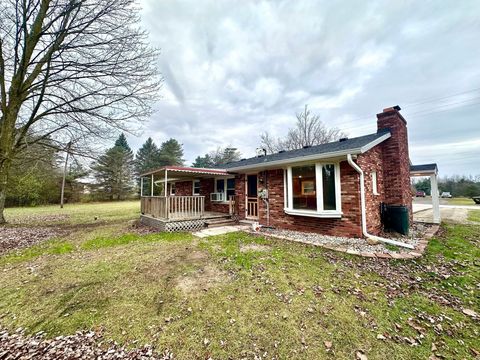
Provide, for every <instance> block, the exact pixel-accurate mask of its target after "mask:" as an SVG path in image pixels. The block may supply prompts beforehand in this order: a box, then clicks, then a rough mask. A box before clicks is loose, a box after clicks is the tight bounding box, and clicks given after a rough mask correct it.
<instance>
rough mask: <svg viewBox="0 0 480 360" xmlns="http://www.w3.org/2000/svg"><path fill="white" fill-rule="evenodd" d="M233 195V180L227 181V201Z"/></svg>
mask: <svg viewBox="0 0 480 360" xmlns="http://www.w3.org/2000/svg"><path fill="white" fill-rule="evenodd" d="M234 195H235V179H233V178H232V179H227V199H226V200H230V196H234Z"/></svg>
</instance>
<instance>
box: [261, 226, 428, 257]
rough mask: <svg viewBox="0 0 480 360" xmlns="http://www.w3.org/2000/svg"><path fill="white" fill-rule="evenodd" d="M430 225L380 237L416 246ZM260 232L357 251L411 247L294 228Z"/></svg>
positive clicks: (384, 251)
mask: <svg viewBox="0 0 480 360" xmlns="http://www.w3.org/2000/svg"><path fill="white" fill-rule="evenodd" d="M429 227H430V225H428V224H421V223H414V224H413V225H412V227H411V235H410V236H403V235H399V234H391V233H384V234H382V237H386V238H390V239H392V240H397V241H401V242H404V243H407V244H411V245H413V246H414V247H416V246H417V244H418V241H419V240H420V239H421V238H422V237H423V234H425V232H426V231H427V230H428V228H429ZM260 232H261V233H264V234H266V235H274V236H278V237H282V238H285V239H287V240H294V241H300V242H304V243H307V244H313V245H329V246H338V247H345V248H346V249H347V250H352V251H359V252H370V253H384V254H392V253H396V254H398V253H401V252H410V251H412V250H411V249H407V248H403V247H396V248H395V249H393V248H387V246H386V245H385V244H383V243H378V244H369V243H368V242H367V240H366V239H362V238H347V237H342V236H329V235H322V234H317V233H307V232H301V231H294V230H282V229H270V228H261V229H260Z"/></svg>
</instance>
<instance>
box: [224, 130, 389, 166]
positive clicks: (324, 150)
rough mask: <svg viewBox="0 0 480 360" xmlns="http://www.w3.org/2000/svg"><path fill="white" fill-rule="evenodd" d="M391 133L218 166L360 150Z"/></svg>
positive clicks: (381, 133) (295, 158)
mask: <svg viewBox="0 0 480 360" xmlns="http://www.w3.org/2000/svg"><path fill="white" fill-rule="evenodd" d="M388 133H390V131H389V130H388V129H384V130H381V131H379V132H376V133H374V134H369V135H364V136H359V137H355V138H351V139H346V140H343V141H335V142H331V143H327V144H321V145H316V146H311V147H308V148H303V149H297V150H290V151H284V152H278V153H275V154H270V155H266V156H260V157H258V156H256V157H252V158H249V159H243V160H240V161H235V162H231V163H227V164H223V165H219V166H218V168H222V169H227V170H228V169H233V168H238V167H242V168H243V167H245V166H252V167H254V166H258V165H261V164H266V165H268V163H270V162H274V161H285V160H292V161H298V160H301V158H302V157H306V156H312V155H328V154H329V153H332V155H333V154H335V153H339V152H348V150H358V149H360V148H362V147H364V146H366V145H368V144H370V143H372V142H374V141H376V140H379V139H380V138H381V137H382V136H384V135H386V134H388Z"/></svg>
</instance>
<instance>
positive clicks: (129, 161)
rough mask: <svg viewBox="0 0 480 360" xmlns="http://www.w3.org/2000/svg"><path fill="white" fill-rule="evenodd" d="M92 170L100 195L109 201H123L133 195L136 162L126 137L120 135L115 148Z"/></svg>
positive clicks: (107, 152)
mask: <svg viewBox="0 0 480 360" xmlns="http://www.w3.org/2000/svg"><path fill="white" fill-rule="evenodd" d="M92 170H93V173H94V176H95V179H96V180H97V187H98V190H97V191H98V193H100V194H102V195H104V196H106V197H107V198H108V199H110V200H123V199H125V198H127V197H128V195H130V194H131V193H132V190H133V183H134V181H133V170H134V162H133V155H132V150H131V149H130V146H128V143H127V141H126V139H125V135H123V134H122V135H120V137H119V138H118V139H117V141H116V142H115V146H114V147H112V148H110V149H108V150H107V151H106V152H105V154H104V155H102V156H100V158H99V159H98V160H97V161H96V162H94V163H93V164H92Z"/></svg>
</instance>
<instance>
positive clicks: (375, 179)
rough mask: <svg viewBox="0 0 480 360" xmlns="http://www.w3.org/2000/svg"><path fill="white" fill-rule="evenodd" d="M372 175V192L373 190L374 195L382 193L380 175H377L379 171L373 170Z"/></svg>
mask: <svg viewBox="0 0 480 360" xmlns="http://www.w3.org/2000/svg"><path fill="white" fill-rule="evenodd" d="M371 177H372V192H373V195H380V194H379V193H378V175H377V172H376V171H372V173H371Z"/></svg>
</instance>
